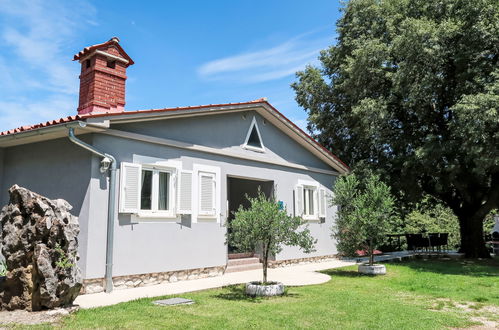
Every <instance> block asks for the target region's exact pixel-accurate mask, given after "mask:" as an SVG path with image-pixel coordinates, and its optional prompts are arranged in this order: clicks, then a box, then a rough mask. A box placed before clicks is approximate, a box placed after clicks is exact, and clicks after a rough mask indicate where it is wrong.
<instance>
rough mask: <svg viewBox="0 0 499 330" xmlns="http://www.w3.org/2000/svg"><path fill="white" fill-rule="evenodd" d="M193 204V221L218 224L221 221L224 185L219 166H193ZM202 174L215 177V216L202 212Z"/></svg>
mask: <svg viewBox="0 0 499 330" xmlns="http://www.w3.org/2000/svg"><path fill="white" fill-rule="evenodd" d="M192 171H193V176H192V179H193V186H192V187H193V195H192V196H193V203H192V215H193V218H192V221H193V222H194V223H196V222H217V223H220V221H221V216H222V215H221V207H220V205H221V195H222V190H221V189H222V185H221V169H220V167H218V166H210V165H204V164H196V163H195V164H193V166H192ZM201 174H210V175H213V176H214V185H215V187H214V188H215V191H214V194H213V195H214V197H213V198H214V206H215V211H214V213H213V214H209V215H208V214H203V212H200V211H201V210H200V209H201V207H200V203H201V190H200V187H201Z"/></svg>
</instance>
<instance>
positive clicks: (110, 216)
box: [68, 127, 116, 293]
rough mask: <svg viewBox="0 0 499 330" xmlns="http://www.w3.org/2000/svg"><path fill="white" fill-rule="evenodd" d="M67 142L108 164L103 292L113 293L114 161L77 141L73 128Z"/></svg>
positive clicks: (70, 129)
mask: <svg viewBox="0 0 499 330" xmlns="http://www.w3.org/2000/svg"><path fill="white" fill-rule="evenodd" d="M68 137H69V140H70V141H71V142H73V143H74V144H76V145H78V146H80V147H82V148H84V149H86V150H88V151H90V152H92V153H94V154H96V155H98V156H100V157H102V158H103V160H105V159H108V160H109V161H110V162H111V163H110V164H109V165H110V166H109V170H110V175H109V202H108V207H107V240H106V274H105V282H106V284H105V291H106V292H107V293H109V292H111V291H113V245H114V219H115V217H116V205H115V204H116V159H115V158H114V157H113V156H111V155H110V154H107V153H104V152H101V151H99V150H97V149H96V148H94V147H93V146H91V145H89V144H87V143H85V142H83V141H82V140H80V139H78V138H77V137H76V136H75V134H74V128H72V127H70V128H69V133H68Z"/></svg>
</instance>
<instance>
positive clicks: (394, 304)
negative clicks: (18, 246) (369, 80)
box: [42, 259, 499, 329]
mask: <svg viewBox="0 0 499 330" xmlns="http://www.w3.org/2000/svg"><path fill="white" fill-rule="evenodd" d="M387 271H388V275H386V276H379V277H371V276H361V275H359V274H358V273H357V272H356V269H355V267H347V268H341V269H333V270H328V271H325V272H324V273H326V274H329V275H331V277H332V278H331V281H329V282H327V283H324V284H321V285H313V286H304V287H291V288H288V290H287V293H286V295H285V296H283V297H277V298H250V297H247V296H245V295H244V294H243V291H242V286H231V287H227V288H222V289H215V290H206V291H201V292H194V293H186V294H183V295H181V296H182V297H185V298H189V299H193V300H194V301H195V302H196V303H195V304H193V305H185V306H174V307H165V306H156V305H153V304H151V301H152V300H155V299H140V300H136V301H131V302H127V303H122V304H119V305H115V306H109V307H103V308H95V309H90V310H81V311H79V312H77V313H76V314H74V315H71V316H69V317H67V318H65V319H64V320H63V321H62V323H61V324H60V325H58V326H61V327H64V328H79V329H81V328H101V329H113V328H128V329H144V328H155V329H157V328H194V329H220V328H231V329H233V328H245V329H246V328H258V329H273V328H293V329H295V328H318V329H331V328H337V329H438V328H448V327H467V326H471V325H473V324H476V321H475V322H474V321H473V318H472V317H471V315H472V314H470V313H475V310H476V313H481V312H480V310H484V309H486V307H492V308H496V307H499V260H498V259H495V260H486V261H423V260H419V261H408V262H403V263H394V264H387ZM156 299H158V298H156ZM462 303H470V306H472V307H471V308H470V310H471V311H472V312H470V311H469V310H468V311H463V310H462V309H459V308H456V307H455V306H456V304H462ZM477 315H483V313H482V314H477ZM491 317H492V318H494V317H495V316H491ZM42 327H48V326H42Z"/></svg>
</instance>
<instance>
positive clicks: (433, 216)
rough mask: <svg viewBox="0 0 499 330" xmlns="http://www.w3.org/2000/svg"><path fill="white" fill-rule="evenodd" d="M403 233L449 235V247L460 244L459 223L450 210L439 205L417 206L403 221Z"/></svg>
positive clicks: (424, 201) (423, 203)
mask: <svg viewBox="0 0 499 330" xmlns="http://www.w3.org/2000/svg"><path fill="white" fill-rule="evenodd" d="M404 223H405V225H404V230H403V232H404V233H421V232H425V233H449V241H448V243H449V247H451V248H455V247H456V246H459V244H460V238H461V237H460V233H459V221H458V219H457V217H456V216H455V215H454V213H452V210H451V209H449V208H448V207H446V206H445V205H442V204H441V203H436V204H435V203H428V198H426V199H425V200H423V202H422V203H420V204H418V205H417V207H416V209H415V210H414V211H412V212H411V213H410V214H409V215H408V216H407V217H406V218H405V220H404Z"/></svg>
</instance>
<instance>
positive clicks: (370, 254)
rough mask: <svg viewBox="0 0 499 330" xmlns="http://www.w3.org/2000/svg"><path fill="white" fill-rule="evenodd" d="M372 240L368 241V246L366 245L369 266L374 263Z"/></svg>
mask: <svg viewBox="0 0 499 330" xmlns="http://www.w3.org/2000/svg"><path fill="white" fill-rule="evenodd" d="M373 250H374V249H373V245H372V241H369V246H368V247H367V253H369V266H372V265H374V251H373Z"/></svg>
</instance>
